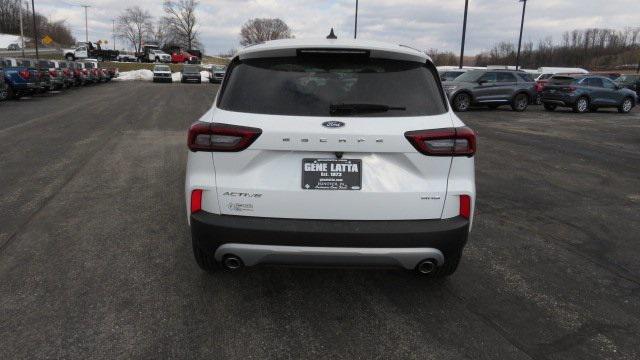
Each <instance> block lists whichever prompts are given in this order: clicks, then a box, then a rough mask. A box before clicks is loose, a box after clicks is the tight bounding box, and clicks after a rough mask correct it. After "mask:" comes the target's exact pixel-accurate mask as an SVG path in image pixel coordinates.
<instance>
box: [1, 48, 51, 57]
mask: <svg viewBox="0 0 640 360" xmlns="http://www.w3.org/2000/svg"><path fill="white" fill-rule="evenodd" d="M38 53H39V54H40V55H49V54H62V52H61V50H60V49H48V48H44V49H38ZM24 54H25V55H28V56H35V55H36V49H24ZM0 56H6V57H22V50H6V49H0Z"/></svg>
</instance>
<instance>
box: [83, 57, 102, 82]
mask: <svg viewBox="0 0 640 360" xmlns="http://www.w3.org/2000/svg"><path fill="white" fill-rule="evenodd" d="M84 66H85V68H86V69H87V70H88V71H89V73H90V74H91V78H92V79H93V82H94V83H95V84H99V83H101V82H104V80H105V78H104V74H102V71H100V69H99V68H98V63H97V62H94V61H84Z"/></svg>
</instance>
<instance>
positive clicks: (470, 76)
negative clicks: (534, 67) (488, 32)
mask: <svg viewBox="0 0 640 360" xmlns="http://www.w3.org/2000/svg"><path fill="white" fill-rule="evenodd" d="M443 87H444V90H445V91H446V93H447V96H448V97H449V101H450V102H451V106H452V107H453V109H454V110H455V111H467V110H469V108H471V107H472V106H483V105H484V106H488V107H489V108H492V109H495V108H497V107H499V106H501V105H510V106H511V108H512V109H513V110H514V111H525V110H526V109H527V107H528V106H529V104H530V103H531V102H533V101H534V100H535V96H536V92H535V83H534V81H533V79H532V78H531V76H530V75H529V74H527V73H525V72H523V71H516V70H471V71H468V72H466V73H464V74H462V75H460V76H458V77H457V78H456V79H455V80H453V81H446V82H444V83H443Z"/></svg>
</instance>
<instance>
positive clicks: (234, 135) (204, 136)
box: [187, 122, 262, 152]
mask: <svg viewBox="0 0 640 360" xmlns="http://www.w3.org/2000/svg"><path fill="white" fill-rule="evenodd" d="M260 134H262V130H260V129H258V128H253V127H247V126H237V125H229V124H219V123H206V122H196V123H194V124H193V125H191V127H190V128H189V137H188V143H187V144H188V146H189V150H191V151H228V152H237V151H242V150H244V149H246V148H248V147H249V145H251V144H252V143H253V142H254V141H255V140H256V139H257V138H258V136H260Z"/></svg>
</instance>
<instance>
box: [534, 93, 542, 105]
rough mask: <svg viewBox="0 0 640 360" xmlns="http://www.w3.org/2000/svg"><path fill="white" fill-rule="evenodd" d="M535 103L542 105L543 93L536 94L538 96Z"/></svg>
mask: <svg viewBox="0 0 640 360" xmlns="http://www.w3.org/2000/svg"><path fill="white" fill-rule="evenodd" d="M534 103H535V104H536V105H542V95H540V94H536V98H535V100H534Z"/></svg>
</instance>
